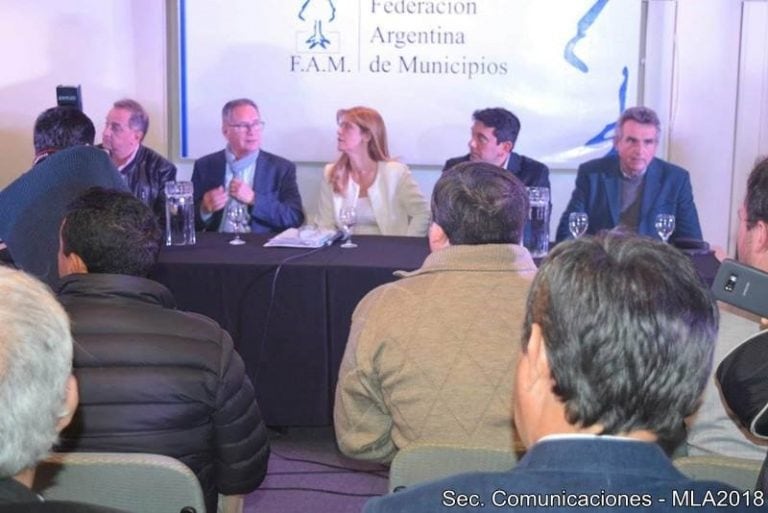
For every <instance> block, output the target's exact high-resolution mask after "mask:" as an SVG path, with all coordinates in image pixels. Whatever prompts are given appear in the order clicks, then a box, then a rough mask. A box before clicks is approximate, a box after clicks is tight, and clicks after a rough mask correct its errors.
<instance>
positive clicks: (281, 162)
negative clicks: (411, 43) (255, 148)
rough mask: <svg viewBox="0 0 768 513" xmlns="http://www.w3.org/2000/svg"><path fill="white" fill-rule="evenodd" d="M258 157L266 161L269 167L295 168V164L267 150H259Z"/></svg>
mask: <svg viewBox="0 0 768 513" xmlns="http://www.w3.org/2000/svg"><path fill="white" fill-rule="evenodd" d="M259 159H260V160H263V161H264V162H266V163H267V165H268V166H270V167H277V168H281V169H282V168H295V167H296V164H294V163H293V162H291V161H290V160H288V159H287V158H285V157H281V156H280V155H276V154H274V153H270V152H268V151H264V150H259Z"/></svg>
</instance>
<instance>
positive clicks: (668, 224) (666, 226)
mask: <svg viewBox="0 0 768 513" xmlns="http://www.w3.org/2000/svg"><path fill="white" fill-rule="evenodd" d="M654 226H655V227H656V233H658V234H659V237H661V240H663V241H664V242H667V241H668V240H669V236H670V235H672V232H674V231H675V216H674V215H672V214H659V215H657V216H656V222H655V223H654Z"/></svg>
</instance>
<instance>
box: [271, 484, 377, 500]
mask: <svg viewBox="0 0 768 513" xmlns="http://www.w3.org/2000/svg"><path fill="white" fill-rule="evenodd" d="M261 490H264V491H270V492H273V491H282V492H317V493H328V494H331V495H344V496H345V497H381V494H380V493H352V492H339V491H336V490H326V489H324V488H302V487H290V486H289V487H284V488H283V487H271V486H270V487H264V486H260V487H258V488H257V489H256V491H257V492H258V491H261Z"/></svg>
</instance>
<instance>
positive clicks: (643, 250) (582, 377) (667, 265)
mask: <svg viewBox="0 0 768 513" xmlns="http://www.w3.org/2000/svg"><path fill="white" fill-rule="evenodd" d="M523 332H524V333H523V336H522V340H521V342H522V348H521V353H520V358H519V360H518V364H517V376H516V380H515V388H514V398H515V400H514V404H515V424H516V426H517V428H518V432H519V434H520V436H521V438H522V440H523V442H524V443H525V444H526V446H528V451H527V453H526V454H525V456H524V457H523V458H522V459H521V460H520V461H519V462H518V464H517V465H516V466H515V468H513V469H512V470H510V471H507V472H498V473H496V472H480V473H473V474H463V475H458V476H452V477H448V478H445V479H442V480H440V481H434V482H432V483H430V484H424V485H419V486H414V487H412V488H411V489H409V490H406V491H404V492H400V493H394V494H392V495H389V496H387V497H384V498H379V499H374V500H373V501H371V502H369V503H368V505H367V507H366V509H365V511H366V512H368V513H373V512H376V513H378V512H385V511H398V512H411V511H413V512H416V511H418V512H420V513H423V512H431V511H444V510H449V509H454V508H452V507H451V506H454V507H455V506H456V505H457V502H456V501H458V500H460V498H459V494H466V495H467V496H472V497H474V499H473V500H474V503H475V504H476V506H475V507H463V508H461V510H462V511H498V510H500V509H505V508H506V509H509V508H514V510H515V511H525V512H540V511H545V510H548V509H551V510H552V511H574V512H575V511H626V512H629V511H633V510H634V509H636V508H641V509H642V510H643V511H672V510H674V511H710V512H714V511H720V508H718V507H717V506H716V503H713V502H710V503H705V502H703V500H704V499H703V498H704V496H705V494H706V493H707V492H716V491H725V490H732V488H730V487H729V486H728V485H725V484H723V483H718V482H712V481H709V482H706V481H692V480H691V479H690V478H687V477H686V476H684V475H683V474H681V473H680V472H679V471H678V470H677V469H676V468H675V467H674V465H673V464H672V461H671V460H670V459H669V458H668V457H667V455H666V454H664V450H662V446H664V447H667V448H669V449H671V447H672V446H673V445H674V444H675V443H679V442H681V441H682V438H683V437H684V434H685V432H684V424H683V419H685V418H686V417H687V416H689V415H691V414H692V413H694V412H695V411H696V408H697V406H698V401H699V397H700V396H701V392H702V390H703V388H704V384H705V382H706V380H707V377H708V376H709V372H710V368H711V365H712V351H713V348H714V340H715V337H716V335H717V307H716V306H715V304H714V301H713V299H712V298H711V296H710V293H709V291H708V290H707V289H706V288H705V287H704V286H702V284H701V279H700V278H699V276H698V274H697V273H696V271H695V269H694V268H693V266H692V264H691V262H690V260H689V259H688V258H687V257H686V256H684V255H683V254H682V253H680V252H679V251H677V250H676V249H674V248H673V247H671V246H669V245H667V244H663V243H661V242H657V241H653V240H650V239H646V238H639V237H629V236H626V235H622V234H612V233H608V234H605V235H603V236H600V237H597V238H592V237H583V238H580V239H578V240H575V241H569V242H567V243H564V244H561V245H558V246H556V247H555V248H554V250H553V251H551V252H550V253H549V255H548V256H547V258H546V259H545V260H544V262H543V263H542V265H541V267H540V268H539V272H538V274H537V275H536V278H534V280H533V284H532V285H531V289H530V293H529V296H528V303H527V312H526V317H525V323H524V327H523ZM466 342H467V345H468V346H469V347H471V345H472V337H471V336H467V339H466ZM510 342H511V341H510ZM508 350H510V351H511V350H512V349H511V348H510V349H508ZM686 493H687V494H689V495H691V496H693V497H694V498H695V499H694V501H695V502H696V503H697V504H691V501H690V500H688V501H687V502H686V500H685V499H684V494H686ZM736 493H740V492H736ZM713 496H718V495H717V494H715V495H713ZM480 503H482V504H480ZM751 504H754V503H751ZM739 505H740V506H741V507H737V508H734V509H733V511H758V510H762V508H761V507H754V508H751V507H748V506H747V505H746V501H742V502H740V503H739Z"/></svg>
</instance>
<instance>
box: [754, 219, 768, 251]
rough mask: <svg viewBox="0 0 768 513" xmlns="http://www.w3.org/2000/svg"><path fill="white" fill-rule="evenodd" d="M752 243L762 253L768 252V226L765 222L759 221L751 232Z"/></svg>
mask: <svg viewBox="0 0 768 513" xmlns="http://www.w3.org/2000/svg"><path fill="white" fill-rule="evenodd" d="M750 231H751V232H752V233H751V234H750V235H751V237H752V243H753V244H754V245H755V247H756V248H759V249H760V250H761V251H763V252H766V251H768V224H766V223H765V221H761V220H758V221H757V223H755V226H754V227H752V229H751V230H750Z"/></svg>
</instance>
